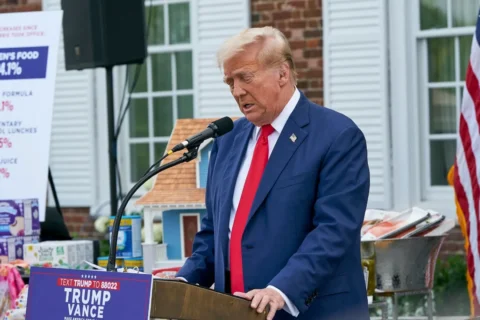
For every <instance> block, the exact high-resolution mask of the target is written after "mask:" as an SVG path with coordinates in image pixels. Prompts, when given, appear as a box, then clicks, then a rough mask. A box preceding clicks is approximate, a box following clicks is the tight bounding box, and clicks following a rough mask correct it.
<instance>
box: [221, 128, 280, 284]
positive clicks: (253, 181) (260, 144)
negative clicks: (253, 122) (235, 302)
mask: <svg viewBox="0 0 480 320" xmlns="http://www.w3.org/2000/svg"><path fill="white" fill-rule="evenodd" d="M273 131H274V129H273V127H272V126H271V125H269V124H267V125H265V126H263V127H262V129H261V133H260V137H259V138H258V141H257V144H256V146H255V151H254V152H253V158H252V163H251V164H250V169H249V171H248V175H247V179H246V180H245V185H244V187H243V191H242V196H241V198H240V202H239V204H238V208H237V212H236V213H235V220H234V223H233V227H232V233H231V235H230V281H231V293H235V292H244V290H245V289H244V285H243V265H242V235H243V230H244V229H245V224H246V223H247V219H248V215H249V214H250V210H251V208H252V203H253V199H254V198H255V194H256V193H257V189H258V185H259V184H260V180H261V179H262V175H263V171H264V169H265V166H266V165H267V161H268V136H269V135H270V134H271V133H272V132H273Z"/></svg>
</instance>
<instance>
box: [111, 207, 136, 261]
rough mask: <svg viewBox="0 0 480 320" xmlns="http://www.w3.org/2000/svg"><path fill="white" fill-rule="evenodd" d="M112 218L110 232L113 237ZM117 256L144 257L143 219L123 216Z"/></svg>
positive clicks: (119, 231) (112, 219) (112, 218)
mask: <svg viewBox="0 0 480 320" xmlns="http://www.w3.org/2000/svg"><path fill="white" fill-rule="evenodd" d="M114 220H115V217H110V223H109V228H108V231H109V232H110V240H111V237H112V229H113V222H114ZM117 256H118V257H122V258H136V257H142V256H143V254H142V217H140V216H136V215H135V216H123V217H122V220H121V222H120V229H119V230H118V238H117Z"/></svg>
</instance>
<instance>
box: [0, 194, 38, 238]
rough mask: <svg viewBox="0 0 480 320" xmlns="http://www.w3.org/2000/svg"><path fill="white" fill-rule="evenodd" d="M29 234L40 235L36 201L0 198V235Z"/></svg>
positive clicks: (18, 235) (16, 235)
mask: <svg viewBox="0 0 480 320" xmlns="http://www.w3.org/2000/svg"><path fill="white" fill-rule="evenodd" d="M31 235H37V236H39V235H40V212H39V208H38V201H37V200H36V199H25V200H0V236H15V237H20V236H31Z"/></svg>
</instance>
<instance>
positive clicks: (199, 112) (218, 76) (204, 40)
mask: <svg viewBox="0 0 480 320" xmlns="http://www.w3.org/2000/svg"><path fill="white" fill-rule="evenodd" d="M193 7H194V9H193V11H192V14H193V18H194V22H193V26H194V28H195V31H194V32H195V42H194V46H195V50H194V71H195V72H194V76H195V93H196V97H195V99H196V106H197V107H196V116H197V117H199V118H208V117H221V116H239V115H241V114H240V111H239V110H238V107H237V105H236V102H235V100H234V99H233V97H232V95H231V94H230V90H229V89H228V87H227V85H226V84H225V83H223V74H222V72H221V70H220V69H219V68H218V66H217V62H216V53H217V50H218V48H219V47H220V45H221V44H222V42H223V41H224V40H226V39H227V38H228V37H230V36H233V35H235V34H236V33H238V32H240V31H242V30H244V29H246V28H248V27H249V26H250V10H249V7H250V0H195V1H193Z"/></svg>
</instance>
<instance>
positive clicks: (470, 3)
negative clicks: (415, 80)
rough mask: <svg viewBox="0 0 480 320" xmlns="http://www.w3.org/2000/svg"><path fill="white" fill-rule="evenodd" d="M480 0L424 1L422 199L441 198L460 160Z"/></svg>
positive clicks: (421, 35) (420, 35)
mask: <svg viewBox="0 0 480 320" xmlns="http://www.w3.org/2000/svg"><path fill="white" fill-rule="evenodd" d="M479 8H480V0H462V1H458V0H419V10H420V15H419V16H420V21H419V22H420V23H419V27H420V30H419V32H418V37H417V40H418V41H419V48H420V51H419V52H420V57H419V64H418V66H419V71H418V72H419V76H420V82H419V85H420V87H419V93H420V101H419V106H420V113H421V117H420V119H421V121H420V128H421V131H420V132H421V134H422V135H421V141H420V146H421V151H420V154H421V156H422V160H423V161H422V168H421V169H422V170H421V172H422V173H423V176H422V180H423V183H422V185H423V195H422V197H423V198H424V199H425V200H432V198H436V197H437V196H441V194H442V192H448V190H451V188H450V187H448V182H447V174H448V171H449V169H450V167H451V166H452V165H453V163H454V161H455V154H456V139H457V132H458V119H459V112H460V106H461V102H462V93H463V87H464V80H465V74H466V70H467V65H468V61H469V56H470V48H471V44H472V38H473V33H474V29H475V24H476V20H477V12H478V9H479Z"/></svg>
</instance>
